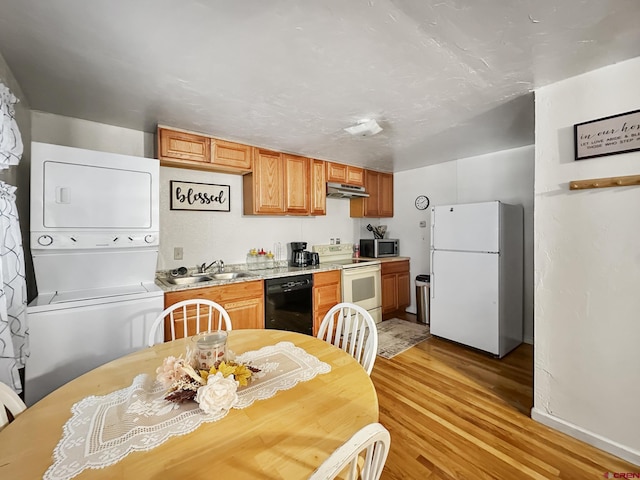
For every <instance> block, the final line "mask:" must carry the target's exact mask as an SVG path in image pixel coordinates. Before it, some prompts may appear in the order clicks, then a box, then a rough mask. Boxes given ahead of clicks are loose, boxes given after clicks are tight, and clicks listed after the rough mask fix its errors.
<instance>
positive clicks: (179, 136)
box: [158, 128, 211, 164]
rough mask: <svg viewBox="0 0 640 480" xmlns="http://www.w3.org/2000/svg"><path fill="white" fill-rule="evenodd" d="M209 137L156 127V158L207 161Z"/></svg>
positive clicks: (209, 152)
mask: <svg viewBox="0 0 640 480" xmlns="http://www.w3.org/2000/svg"><path fill="white" fill-rule="evenodd" d="M210 145H211V141H210V140H209V138H207V137H205V136H202V135H196V134H193V133H186V132H179V131H174V130H168V129H166V128H158V158H159V159H160V160H161V162H160V163H161V164H162V163H163V162H162V161H163V160H170V161H176V160H177V161H191V162H199V163H202V162H209V160H210V158H211V147H210Z"/></svg>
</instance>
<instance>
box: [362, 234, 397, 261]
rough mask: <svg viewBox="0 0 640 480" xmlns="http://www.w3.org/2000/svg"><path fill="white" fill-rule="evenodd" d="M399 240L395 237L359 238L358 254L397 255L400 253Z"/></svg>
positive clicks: (373, 255)
mask: <svg viewBox="0 0 640 480" xmlns="http://www.w3.org/2000/svg"><path fill="white" fill-rule="evenodd" d="M399 251H400V241H399V240H398V239H395V238H363V239H360V256H361V257H370V258H381V257H397V256H398V255H399V254H400V253H399Z"/></svg>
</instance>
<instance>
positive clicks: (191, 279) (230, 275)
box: [162, 272, 253, 285]
mask: <svg viewBox="0 0 640 480" xmlns="http://www.w3.org/2000/svg"><path fill="white" fill-rule="evenodd" d="M252 276H253V275H252V274H250V273H246V272H224V273H194V274H193V275H190V276H188V277H165V278H163V279H162V281H163V282H165V283H169V284H171V285H192V284H194V283H202V282H210V281H212V280H233V279H234V278H243V277H252Z"/></svg>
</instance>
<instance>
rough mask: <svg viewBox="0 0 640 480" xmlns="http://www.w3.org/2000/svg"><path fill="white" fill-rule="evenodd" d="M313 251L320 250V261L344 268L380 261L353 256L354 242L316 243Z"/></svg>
mask: <svg viewBox="0 0 640 480" xmlns="http://www.w3.org/2000/svg"><path fill="white" fill-rule="evenodd" d="M311 249H312V251H314V252H318V256H319V257H320V263H325V264H327V263H328V264H331V265H340V266H341V267H342V268H352V267H362V266H367V265H376V264H379V263H380V260H377V259H364V258H353V243H340V244H338V245H314V246H313V247H312V248H311Z"/></svg>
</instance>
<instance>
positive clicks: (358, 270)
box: [342, 264, 380, 277]
mask: <svg viewBox="0 0 640 480" xmlns="http://www.w3.org/2000/svg"><path fill="white" fill-rule="evenodd" d="M379 271H380V265H379V264H376V265H370V266H366V267H351V268H343V269H342V274H343V275H344V276H345V277H350V276H355V275H358V276H361V275H363V274H367V273H375V272H379Z"/></svg>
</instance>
